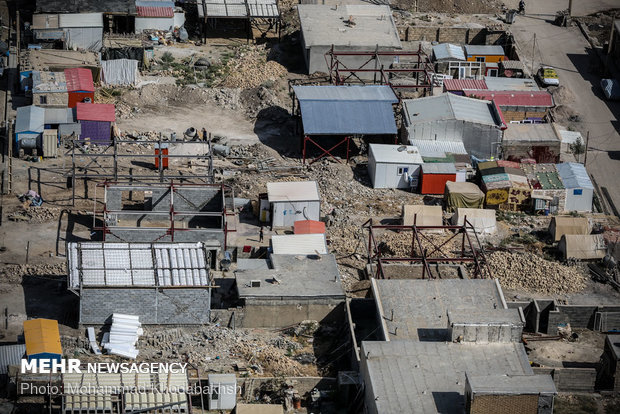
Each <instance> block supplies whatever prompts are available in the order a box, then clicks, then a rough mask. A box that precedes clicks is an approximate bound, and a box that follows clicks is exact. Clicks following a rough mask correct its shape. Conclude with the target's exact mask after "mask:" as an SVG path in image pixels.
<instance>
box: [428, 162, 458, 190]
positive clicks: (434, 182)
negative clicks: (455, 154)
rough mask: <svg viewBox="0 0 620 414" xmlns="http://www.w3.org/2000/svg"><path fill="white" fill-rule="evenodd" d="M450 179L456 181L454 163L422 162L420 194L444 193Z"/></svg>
mask: <svg viewBox="0 0 620 414" xmlns="http://www.w3.org/2000/svg"><path fill="white" fill-rule="evenodd" d="M448 181H456V168H455V167H454V164H448V163H440V162H438V163H431V164H422V172H421V174H420V194H443V193H444V190H445V189H446V183H447V182H448Z"/></svg>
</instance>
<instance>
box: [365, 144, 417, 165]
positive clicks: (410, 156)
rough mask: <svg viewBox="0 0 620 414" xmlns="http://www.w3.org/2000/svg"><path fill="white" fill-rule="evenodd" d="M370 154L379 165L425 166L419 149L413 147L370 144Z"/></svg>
mask: <svg viewBox="0 0 620 414" xmlns="http://www.w3.org/2000/svg"><path fill="white" fill-rule="evenodd" d="M369 148H370V153H371V154H372V156H373V157H374V159H375V161H376V162H378V163H394V164H397V163H398V164H423V163H424V161H422V156H421V155H420V152H419V151H418V149H417V148H416V147H414V146H411V145H386V144H370V145H369Z"/></svg>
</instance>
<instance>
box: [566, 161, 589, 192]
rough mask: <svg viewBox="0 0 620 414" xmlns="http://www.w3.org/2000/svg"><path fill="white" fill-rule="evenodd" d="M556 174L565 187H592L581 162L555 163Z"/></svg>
mask: <svg viewBox="0 0 620 414" xmlns="http://www.w3.org/2000/svg"><path fill="white" fill-rule="evenodd" d="M557 167H558V174H560V178H562V182H564V187H566V188H590V189H593V188H594V186H593V185H592V181H591V180H590V176H589V175H588V171H587V170H586V167H584V166H583V164H579V163H576V162H565V163H562V164H557Z"/></svg>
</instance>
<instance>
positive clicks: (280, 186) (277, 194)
mask: <svg viewBox="0 0 620 414" xmlns="http://www.w3.org/2000/svg"><path fill="white" fill-rule="evenodd" d="M267 197H268V198H269V202H270V203H277V202H279V201H320V200H321V197H320V196H319V186H318V185H317V183H316V181H285V182H280V183H267Z"/></svg>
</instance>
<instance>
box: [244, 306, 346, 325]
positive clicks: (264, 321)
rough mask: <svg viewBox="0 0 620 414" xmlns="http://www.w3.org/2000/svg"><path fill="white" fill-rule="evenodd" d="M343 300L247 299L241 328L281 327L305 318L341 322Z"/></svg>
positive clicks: (325, 321)
mask: <svg viewBox="0 0 620 414" xmlns="http://www.w3.org/2000/svg"><path fill="white" fill-rule="evenodd" d="M343 318H344V301H343V300H336V299H311V300H257V299H253V300H249V299H246V301H245V312H244V317H243V322H242V327H243V328H281V327H285V326H290V325H295V324H298V323H300V322H302V321H305V320H313V321H319V322H323V323H327V322H335V321H337V322H341V321H342V320H343Z"/></svg>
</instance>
